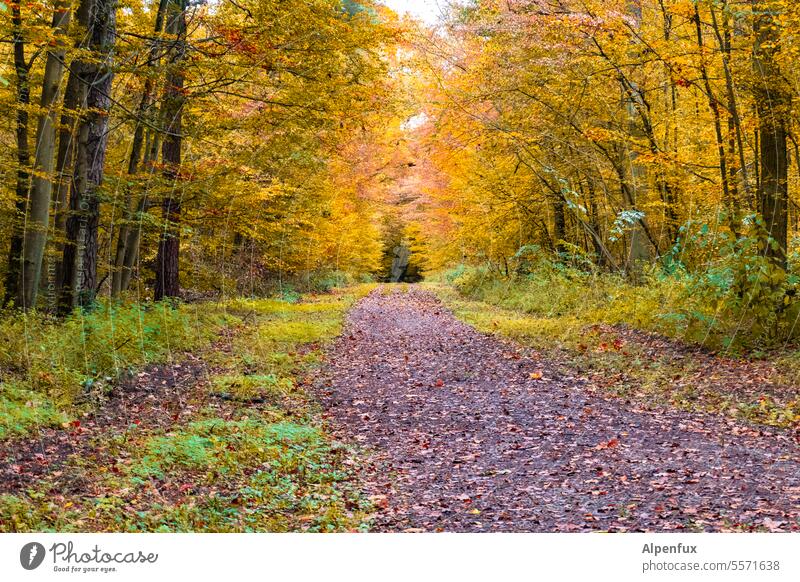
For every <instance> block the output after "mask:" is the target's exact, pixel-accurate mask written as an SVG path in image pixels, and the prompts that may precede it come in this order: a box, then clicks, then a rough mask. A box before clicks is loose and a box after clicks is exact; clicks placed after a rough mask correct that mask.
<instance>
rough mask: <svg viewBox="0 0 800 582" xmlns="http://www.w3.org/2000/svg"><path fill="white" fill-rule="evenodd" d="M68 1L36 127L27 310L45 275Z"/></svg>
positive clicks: (23, 301) (61, 1)
mask: <svg viewBox="0 0 800 582" xmlns="http://www.w3.org/2000/svg"><path fill="white" fill-rule="evenodd" d="M69 19H70V6H69V2H68V0H57V1H56V4H55V8H54V11H53V29H54V31H55V37H56V40H55V49H54V50H51V51H48V53H47V62H46V63H45V69H44V79H43V80H42V97H41V100H40V102H39V105H40V106H41V109H42V111H41V113H40V114H39V121H38V124H37V127H36V153H35V162H34V173H33V182H32V184H31V192H30V198H29V199H28V213H27V220H26V223H25V238H24V244H23V260H22V284H21V285H20V293H19V302H20V305H21V306H22V307H23V308H24V309H32V308H34V307H35V306H36V297H37V294H38V292H39V283H40V279H41V275H42V258H43V257H44V249H45V245H46V244H47V229H48V223H49V221H50V198H51V195H52V191H53V163H54V161H55V160H54V157H55V145H56V109H55V107H56V103H57V100H58V92H59V88H60V87H61V79H62V78H63V76H64V54H65V51H64V37H65V36H66V34H67V30H68V28H69Z"/></svg>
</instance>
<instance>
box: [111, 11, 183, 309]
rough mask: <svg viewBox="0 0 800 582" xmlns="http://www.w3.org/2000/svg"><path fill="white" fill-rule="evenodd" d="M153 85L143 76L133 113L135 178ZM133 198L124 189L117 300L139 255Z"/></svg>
mask: <svg viewBox="0 0 800 582" xmlns="http://www.w3.org/2000/svg"><path fill="white" fill-rule="evenodd" d="M168 3H169V0H159V3H158V11H157V13H156V20H155V35H156V37H157V36H158V35H159V34H160V33H161V31H162V30H163V28H164V15H165V13H166V8H167V4H168ZM159 50H160V44H159V42H158V41H153V43H152V45H151V46H150V58H149V59H148V61H147V63H148V67H153V66H155V65H156V64H157V62H158V57H159ZM154 89H155V83H154V82H153V79H152V77H151V76H150V75H148V76H147V78H146V79H145V82H144V88H143V90H142V97H141V99H140V101H139V106H138V108H137V110H136V129H135V130H134V134H133V143H132V145H131V155H130V159H129V160H128V174H130V175H131V176H133V175H135V174H136V172H138V170H139V161H140V159H141V157H142V153H144V159H145V162H147V160H148V151H147V145H148V144H147V143H146V140H145V124H144V123H143V121H144V120H145V119H147V118H148V117H149V112H150V110H152V108H153V94H154ZM132 206H133V199H132V196H131V194H130V190H129V189H128V190H126V193H125V201H124V207H123V219H122V221H121V225H120V228H119V233H118V235H117V249H116V253H115V255H114V269H113V272H112V275H111V296H112V297H118V296H119V294H120V293H121V292H123V291H126V290H127V289H128V285H129V284H130V280H131V270H132V269H133V266H134V264H135V263H136V257H137V256H138V254H139V242H140V240H141V221H139V222H135V221H136V220H137V218H138V217H139V216H140V213H141V212H143V211H144V210H145V206H146V205H145V204H144V198H143V199H141V200H140V201H139V202H138V203H137V204H136V211H135V213H132Z"/></svg>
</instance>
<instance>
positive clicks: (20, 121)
mask: <svg viewBox="0 0 800 582" xmlns="http://www.w3.org/2000/svg"><path fill="white" fill-rule="evenodd" d="M11 23H12V26H13V33H12V40H13V43H14V71H15V73H16V81H17V87H16V90H17V95H16V99H17V127H16V138H17V184H16V199H15V203H14V224H13V227H12V232H11V245H10V248H9V251H8V271H7V272H6V280H5V298H4V300H3V302H4V304H5V305H9V304H10V303H12V302H14V301H16V299H17V297H18V295H19V289H20V277H21V275H22V241H23V235H24V233H23V229H22V222H23V220H24V217H25V212H26V210H27V206H28V204H27V202H28V187H29V182H30V170H29V168H30V163H31V154H30V146H29V144H28V109H27V107H28V105H30V102H31V88H30V82H29V79H28V72H29V69H30V65H29V64H28V63H27V61H26V60H25V39H24V38H23V37H22V14H21V13H20V9H19V3H13V4H11Z"/></svg>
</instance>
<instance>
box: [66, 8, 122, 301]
mask: <svg viewBox="0 0 800 582" xmlns="http://www.w3.org/2000/svg"><path fill="white" fill-rule="evenodd" d="M86 4H88V10H87V13H85V14H84V13H82V12H79V14H82V15H83V17H85V18H87V20H88V25H87V30H88V37H89V46H90V48H91V49H92V51H93V52H94V53H95V57H96V59H93V60H92V61H81V62H79V63H76V64H75V70H76V73H77V74H78V79H79V82H80V84H81V86H82V88H81V93H83V94H84V95H85V100H84V107H83V110H84V111H85V115H84V116H83V119H82V120H81V122H80V125H79V130H78V143H77V148H76V156H75V182H74V187H73V189H72V195H71V197H70V211H71V215H70V218H69V220H68V221H67V223H68V224H67V244H66V245H65V248H64V278H65V281H67V282H68V283H69V285H68V286H65V288H64V293H63V294H62V298H61V311H62V312H65V311H69V310H71V309H72V308H74V307H76V306H88V305H90V304H91V303H93V302H94V298H95V295H96V292H97V288H96V287H97V228H98V224H99V207H100V201H99V198H98V192H97V190H98V188H99V187H100V185H101V183H102V181H103V167H104V164H105V155H106V145H107V141H108V135H107V128H108V112H109V110H110V107H111V84H112V81H113V78H114V73H113V70H112V68H111V61H112V58H113V50H114V43H115V40H116V7H117V4H116V0H94V1H93V0H83V2H82V4H81V8H80V9H79V11H80V10H83V9H85V8H86V6H85V5H86Z"/></svg>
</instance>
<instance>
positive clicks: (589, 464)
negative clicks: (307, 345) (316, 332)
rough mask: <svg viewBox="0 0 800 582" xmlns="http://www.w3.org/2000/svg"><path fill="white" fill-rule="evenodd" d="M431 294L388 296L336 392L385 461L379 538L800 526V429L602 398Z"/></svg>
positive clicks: (352, 338) (368, 319)
mask: <svg viewBox="0 0 800 582" xmlns="http://www.w3.org/2000/svg"><path fill="white" fill-rule="evenodd" d="M555 369H556V367H555V366H552V365H550V364H549V363H548V362H546V361H542V359H541V355H539V354H536V353H532V352H527V351H525V350H523V349H522V348H520V347H519V346H517V345H515V344H512V343H508V342H504V341H501V340H499V339H496V338H494V337H490V336H486V335H483V334H480V333H478V332H476V331H475V330H473V329H472V328H470V327H468V326H467V325H465V324H462V323H460V322H459V321H457V320H456V319H455V318H454V317H453V316H452V315H451V314H450V313H449V312H448V311H447V310H446V309H445V308H444V307H443V306H442V305H441V304H440V303H439V302H438V301H437V300H436V299H435V298H434V297H433V296H432V295H431V294H429V293H426V292H423V291H419V290H414V289H413V288H412V290H411V291H409V292H407V293H403V292H401V290H399V289H395V290H392V291H388V290H387V289H383V290H381V289H379V290H377V291H375V292H373V293H372V294H371V295H370V296H368V297H367V298H365V299H363V300H362V301H361V302H360V303H359V304H358V305H357V306H356V307H355V308H354V309H353V310H352V311H351V312H350V315H349V319H348V324H347V328H346V330H345V333H344V334H343V335H342V337H341V338H340V340H339V341H338V342H337V344H336V345H335V346H334V347H333V349H332V351H331V353H330V354H329V364H328V366H327V368H326V370H325V372H324V378H327V381H326V385H325V387H324V388H323V389H322V396H321V397H322V400H323V403H324V405H325V407H326V409H327V415H328V418H329V420H330V423H331V425H332V426H333V427H334V429H335V430H336V431H337V432H338V433H340V435H341V436H342V437H343V438H346V439H348V440H351V441H352V440H355V441H356V442H358V443H359V444H361V445H363V446H365V447H366V448H368V449H370V450H371V451H372V452H373V453H374V454H373V455H372V458H373V463H374V465H373V467H372V468H371V470H370V471H369V481H370V488H371V489H372V491H371V492H372V493H373V500H374V501H375V502H376V504H377V505H378V506H379V507H381V510H380V512H379V513H378V515H377V518H376V522H375V528H374V529H376V530H378V531H403V530H409V529H410V530H424V531H436V530H444V531H582V530H612V531H641V530H648V531H669V530H678V531H680V530H686V529H689V530H706V531H719V530H728V529H753V528H757V529H766V530H769V531H792V530H798V529H800V447H798V445H797V443H796V442H795V441H794V440H793V438H792V437H791V435H789V434H786V433H782V432H780V431H771V430H768V429H764V428H761V427H756V426H752V425H746V424H742V423H736V422H734V421H728V420H725V419H722V418H718V417H715V416H705V415H697V414H689V413H684V412H680V411H674V410H669V411H660V412H650V411H644V410H640V409H637V408H636V407H635V405H633V404H630V403H626V402H625V401H623V400H615V399H606V398H603V397H600V396H597V395H594V394H592V393H591V392H590V391H588V390H587V389H586V386H584V385H583V383H582V381H581V380H579V379H577V378H571V377H567V376H565V375H564V374H563V373H560V374H559V373H557V372H556V371H555Z"/></svg>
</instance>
